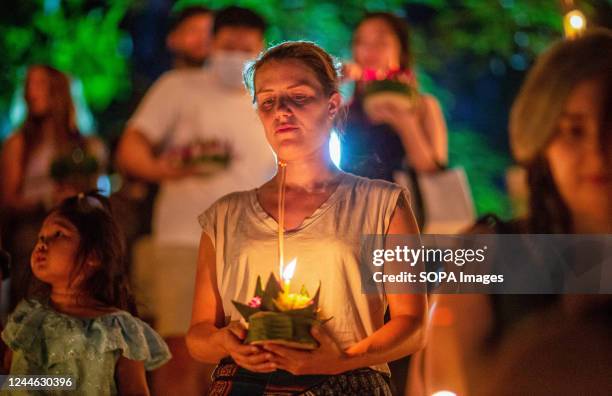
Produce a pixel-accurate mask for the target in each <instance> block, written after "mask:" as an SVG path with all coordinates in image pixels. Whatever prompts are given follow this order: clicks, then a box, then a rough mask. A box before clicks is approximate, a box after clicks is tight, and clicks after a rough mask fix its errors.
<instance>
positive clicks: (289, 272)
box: [282, 258, 297, 293]
mask: <svg viewBox="0 0 612 396" xmlns="http://www.w3.org/2000/svg"><path fill="white" fill-rule="evenodd" d="M296 264H297V258H294V259H293V260H291V262H289V264H287V266H286V267H285V268H284V269H283V275H282V276H283V291H284V292H285V293H289V284H290V283H291V278H293V274H294V272H295V265H296Z"/></svg>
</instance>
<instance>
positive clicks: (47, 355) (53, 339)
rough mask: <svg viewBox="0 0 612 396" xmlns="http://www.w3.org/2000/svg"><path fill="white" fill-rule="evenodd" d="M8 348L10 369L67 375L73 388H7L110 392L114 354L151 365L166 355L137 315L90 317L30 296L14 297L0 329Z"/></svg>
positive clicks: (113, 388)
mask: <svg viewBox="0 0 612 396" xmlns="http://www.w3.org/2000/svg"><path fill="white" fill-rule="evenodd" d="M2 339H3V340H4V342H5V343H6V344H7V345H8V347H9V348H10V349H11V350H12V351H13V359H12V363H11V371H10V374H11V375H61V376H69V377H72V380H73V381H74V382H75V385H76V389H75V390H72V391H67V390H51V391H49V390H45V391H44V392H43V391H27V392H26V391H24V392H11V394H39V393H40V394H43V393H44V394H45V395H49V394H51V395H60V394H79V395H116V394H117V387H116V384H115V365H116V363H117V360H118V359H119V357H120V356H123V357H125V358H127V359H130V360H138V361H143V362H144V366H145V369H147V370H153V369H155V368H157V367H159V366H161V365H163V364H164V363H166V362H167V361H168V360H169V359H170V357H171V355H170V352H169V350H168V346H167V345H166V343H165V342H164V341H163V340H162V338H161V337H160V336H159V335H158V334H157V333H156V332H155V331H154V330H153V329H152V328H151V327H149V325H147V324H146V323H144V322H143V321H141V320H140V319H138V318H135V317H134V316H132V315H131V314H130V313H128V312H125V311H116V312H112V313H109V314H105V315H102V316H98V317H95V318H77V317H73V316H69V315H65V314H62V313H60V312H57V311H55V310H54V309H53V308H51V307H49V306H47V305H43V304H41V303H40V302H38V301H35V300H24V301H22V302H20V303H19V305H18V306H17V308H16V309H15V311H14V312H13V314H12V315H11V316H10V317H9V320H8V323H7V325H6V327H5V329H4V331H3V332H2Z"/></svg>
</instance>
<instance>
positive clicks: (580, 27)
mask: <svg viewBox="0 0 612 396" xmlns="http://www.w3.org/2000/svg"><path fill="white" fill-rule="evenodd" d="M586 24H587V20H586V17H585V16H584V14H583V13H582V12H581V11H580V10H571V11H570V12H568V13H567V14H565V18H563V27H564V29H565V35H566V36H567V37H569V38H573V37H576V36H578V35H580V34H581V33H582V32H584V30H585V29H586Z"/></svg>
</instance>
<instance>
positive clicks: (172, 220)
mask: <svg viewBox="0 0 612 396" xmlns="http://www.w3.org/2000/svg"><path fill="white" fill-rule="evenodd" d="M265 27H266V25H265V22H264V21H263V19H262V18H261V17H260V16H258V15H257V14H255V13H253V12H252V11H250V10H247V9H244V8H239V7H228V8H226V9H223V10H221V11H219V12H218V13H217V15H216V16H215V22H214V28H213V43H212V51H211V56H210V58H209V61H208V65H207V67H205V68H204V69H183V70H173V71H170V72H167V73H165V74H164V75H163V76H162V77H161V78H160V79H159V80H158V81H157V82H156V83H155V84H154V85H153V87H152V88H151V89H150V91H149V92H148V93H147V95H146V96H145V98H144V99H143V101H142V102H141V104H140V106H139V107H138V109H137V110H136V112H135V114H134V115H133V117H132V118H131V119H130V120H129V121H128V124H127V127H126V130H125V132H124V134H123V136H122V138H121V140H120V142H119V146H118V149H117V163H118V165H119V167H120V168H121V169H122V171H124V172H125V173H128V174H130V175H132V176H135V177H138V178H141V179H145V180H148V181H151V182H156V183H159V184H160V190H159V193H158V196H157V198H156V201H155V205H154V214H153V227H152V229H153V236H152V237H153V243H152V244H151V245H150V247H149V248H148V249H145V250H149V251H148V252H146V257H148V258H147V259H146V260H143V259H139V258H138V257H137V256H138V254H139V253H138V247H137V248H136V252H135V256H136V257H135V260H134V261H135V268H134V273H135V278H136V279H135V280H136V286H137V291H138V289H149V290H146V291H147V293H148V294H149V295H150V299H151V300H150V304H151V305H153V307H151V308H152V310H153V314H154V316H155V327H156V329H157V330H158V331H159V332H160V334H161V335H162V336H164V337H165V338H166V341H167V342H168V344H169V346H170V348H171V351H172V353H173V355H174V356H175V357H174V359H173V360H172V361H171V362H170V363H168V364H167V365H166V366H164V367H163V368H162V369H160V371H162V370H165V371H166V374H165V375H164V374H163V373H160V376H162V377H165V378H166V379H167V381H165V380H161V382H162V383H163V382H167V384H166V385H167V386H166V385H163V384H162V385H159V386H157V384H154V386H155V387H156V388H158V391H159V392H160V394H167V393H166V392H167V391H170V390H172V392H171V393H172V394H182V395H187V394H192V392H193V393H197V390H195V391H194V389H197V385H201V384H202V383H205V380H204V379H203V378H197V377H198V374H197V370H196V369H195V368H194V367H195V362H194V361H193V360H192V359H191V358H190V356H189V355H188V352H187V349H186V347H185V343H184V336H185V334H186V333H187V330H188V328H189V323H190V319H191V305H192V300H193V289H194V279H195V273H196V264H197V253H198V244H199V238H200V234H201V230H200V227H199V225H198V222H197V216H198V215H199V214H200V213H201V212H203V211H204V210H205V209H206V208H208V207H209V206H210V205H211V204H212V203H214V202H215V201H216V200H217V199H218V198H220V197H221V196H223V195H225V194H227V193H230V192H233V191H238V190H247V189H251V188H255V187H256V186H258V185H261V184H263V183H264V182H265V181H266V180H268V179H269V178H270V177H272V176H273V174H274V171H275V168H276V166H275V159H274V156H273V153H272V150H271V149H270V147H269V146H268V143H267V141H266V138H265V134H264V131H263V128H262V127H261V124H260V122H259V121H258V119H257V116H256V114H255V111H254V109H253V107H252V103H251V100H250V97H249V94H248V93H247V91H246V89H245V88H244V86H243V84H242V69H243V66H244V63H245V62H246V61H248V60H249V59H253V58H255V57H256V55H257V54H258V53H259V52H260V51H261V50H262V49H263V45H264V31H265ZM198 141H199V142H211V141H218V142H222V143H223V144H226V145H228V146H229V147H230V151H231V158H230V161H229V163H228V166H227V168H225V169H223V170H219V171H217V172H215V173H213V174H212V175H208V176H201V175H198V174H197V173H196V172H194V168H193V167H191V166H177V163H176V161H177V157H176V156H175V155H172V153H173V152H175V153H176V152H178V153H181V152H184V148H185V147H187V146H188V145H190V144H193V143H195V142H198ZM140 250H142V249H140ZM143 261H146V262H145V263H142V262H143ZM143 264H144V265H143ZM139 274H140V275H139ZM156 382H157V381H156ZM170 382H171V383H170Z"/></svg>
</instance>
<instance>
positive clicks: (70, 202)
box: [28, 192, 136, 314]
mask: <svg viewBox="0 0 612 396" xmlns="http://www.w3.org/2000/svg"><path fill="white" fill-rule="evenodd" d="M51 214H56V215H58V216H60V217H62V218H63V219H66V220H67V221H69V222H70V223H71V224H72V225H73V226H74V227H75V228H76V229H77V232H78V233H79V236H80V244H79V247H78V250H77V257H76V263H75V267H74V268H73V270H72V272H71V275H70V278H71V279H70V282H72V281H73V280H74V279H75V278H76V277H77V275H78V274H81V273H85V278H84V279H83V281H82V283H81V284H80V285H79V288H80V289H81V291H83V293H84V294H86V295H87V296H88V297H90V298H93V299H94V300H96V301H99V302H100V303H102V304H103V305H104V306H108V307H115V308H119V309H122V310H125V311H128V312H130V313H132V314H136V305H135V302H134V297H133V296H132V293H131V290H130V285H129V280H128V279H129V278H128V271H127V262H126V254H125V243H124V238H123V235H122V233H121V230H120V228H119V227H118V225H117V223H116V222H115V220H114V218H113V215H112V211H111V207H110V201H109V200H108V199H107V198H105V197H104V196H102V195H100V194H99V193H98V192H89V193H87V194H83V193H81V194H79V195H76V196H74V197H70V198H67V199H65V200H64V201H62V202H61V203H60V204H59V205H58V206H57V207H55V208H54V209H52V210H51V211H50V212H49V214H48V216H50V215H51ZM91 257H95V259H96V260H97V261H98V262H99V265H97V266H95V267H93V268H90V267H87V259H88V258H91ZM45 292H46V291H45ZM47 293H48V292H47ZM33 294H34V295H33ZM37 294H38V295H37ZM40 294H41V292H40V291H36V290H35V291H29V292H28V297H39V296H40Z"/></svg>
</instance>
